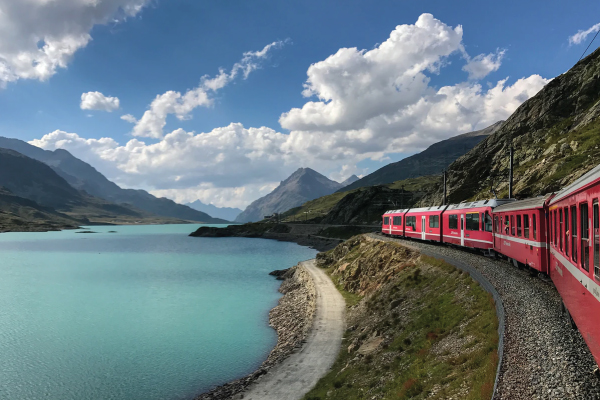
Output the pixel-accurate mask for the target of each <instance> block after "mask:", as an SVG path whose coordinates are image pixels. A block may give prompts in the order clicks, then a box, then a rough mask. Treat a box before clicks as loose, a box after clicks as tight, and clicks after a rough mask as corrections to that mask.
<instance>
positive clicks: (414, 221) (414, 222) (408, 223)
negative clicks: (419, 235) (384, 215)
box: [405, 215, 417, 231]
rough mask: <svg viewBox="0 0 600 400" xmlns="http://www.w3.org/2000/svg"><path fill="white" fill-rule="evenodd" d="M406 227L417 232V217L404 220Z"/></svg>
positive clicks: (410, 216) (408, 217) (411, 216)
mask: <svg viewBox="0 0 600 400" xmlns="http://www.w3.org/2000/svg"><path fill="white" fill-rule="evenodd" d="M405 223H406V227H407V228H408V227H409V226H410V227H411V228H413V229H412V230H413V231H416V230H417V217H416V216H415V215H409V216H407V217H406V218H405Z"/></svg>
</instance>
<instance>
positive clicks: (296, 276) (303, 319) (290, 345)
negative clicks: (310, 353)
mask: <svg viewBox="0 0 600 400" xmlns="http://www.w3.org/2000/svg"><path fill="white" fill-rule="evenodd" d="M273 272H274V273H275V274H274V273H271V275H277V276H281V277H282V278H283V279H284V281H283V283H282V284H281V287H280V288H279V291H280V292H281V293H283V297H282V298H281V299H280V300H279V304H278V305H277V307H275V308H273V309H272V310H271V312H270V313H269V324H270V325H271V326H272V327H273V329H275V330H276V331H277V345H276V346H275V348H273V350H272V351H271V353H270V354H269V357H268V358H267V359H266V360H265V362H263V364H262V365H261V366H260V368H259V369H258V370H256V371H255V372H254V373H252V374H250V375H248V376H246V377H244V378H242V379H238V380H236V381H233V382H230V383H227V384H225V385H222V386H219V387H217V388H215V389H213V390H211V391H210V392H208V393H204V394H202V395H200V396H198V397H197V398H196V400H226V399H231V398H234V396H236V395H238V393H241V392H243V391H244V390H245V389H246V388H247V387H248V386H249V385H250V384H252V383H253V382H254V381H256V380H257V379H258V378H259V377H261V376H262V375H264V374H266V373H267V371H269V370H270V369H271V368H273V367H274V366H275V365H277V364H279V363H280V362H281V361H283V360H284V359H285V358H287V357H288V356H289V355H290V354H292V353H293V352H294V351H296V350H297V349H299V348H300V347H302V344H303V343H304V341H305V339H306V337H307V336H308V333H309V331H310V329H311V328H312V322H313V317H314V314H315V308H316V290H315V284H314V282H313V280H312V278H311V276H310V274H309V273H308V271H307V270H306V269H305V268H304V267H303V266H302V264H298V265H297V266H295V267H293V268H290V269H289V270H286V272H284V273H283V274H281V272H282V271H273ZM235 398H238V397H235ZM240 398H242V397H240Z"/></svg>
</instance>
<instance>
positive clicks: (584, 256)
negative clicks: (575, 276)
mask: <svg viewBox="0 0 600 400" xmlns="http://www.w3.org/2000/svg"><path fill="white" fill-rule="evenodd" d="M579 218H580V220H581V221H580V225H579V226H581V266H582V267H583V269H585V270H586V271H588V272H589V271H590V243H589V240H590V227H589V225H590V224H589V220H588V205H587V203H583V204H581V205H580V206H579Z"/></svg>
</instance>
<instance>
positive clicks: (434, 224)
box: [429, 215, 440, 228]
mask: <svg viewBox="0 0 600 400" xmlns="http://www.w3.org/2000/svg"><path fill="white" fill-rule="evenodd" d="M429 227H430V228H439V227H440V216H439V215H432V216H430V217H429Z"/></svg>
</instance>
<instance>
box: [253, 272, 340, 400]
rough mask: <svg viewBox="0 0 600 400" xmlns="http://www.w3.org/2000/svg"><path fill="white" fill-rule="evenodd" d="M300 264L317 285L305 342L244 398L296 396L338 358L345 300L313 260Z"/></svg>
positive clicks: (272, 399) (285, 398)
mask: <svg viewBox="0 0 600 400" xmlns="http://www.w3.org/2000/svg"><path fill="white" fill-rule="evenodd" d="M303 266H304V267H305V268H306V269H307V270H308V272H309V273H310V275H311V276H312V278H313V280H314V282H315V287H316V289H317V309H316V315H315V320H314V322H313V328H312V330H311V332H310V334H309V336H308V338H307V340H306V344H305V345H304V346H303V347H302V349H301V350H300V351H299V352H298V353H295V354H292V355H291V356H290V357H289V358H287V359H286V360H285V361H284V362H283V363H281V364H280V365H278V366H277V367H275V368H273V369H272V370H271V371H269V373H267V374H266V375H265V376H263V377H262V378H260V379H259V380H258V381H257V382H256V383H254V384H253V385H252V386H250V388H249V389H248V390H247V391H246V392H245V393H244V397H243V398H244V400H246V399H250V400H297V399H300V398H302V396H304V394H305V393H306V392H308V391H309V390H310V389H312V388H313V387H314V386H315V384H316V383H317V381H318V380H319V379H320V378H321V377H322V376H323V375H325V374H326V373H327V372H328V371H329V369H330V368H331V366H332V365H333V363H334V361H335V359H336V358H337V355H338V352H339V350H340V345H341V343H342V335H343V334H344V329H345V320H344V318H345V313H346V303H345V301H344V298H343V297H342V295H341V294H340V293H339V292H338V290H337V289H336V288H335V286H334V285H333V283H332V282H331V279H329V277H328V276H327V275H326V274H325V272H324V271H323V270H321V269H319V268H318V267H317V266H316V265H315V261H314V260H310V261H305V262H304V263H303Z"/></svg>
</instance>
